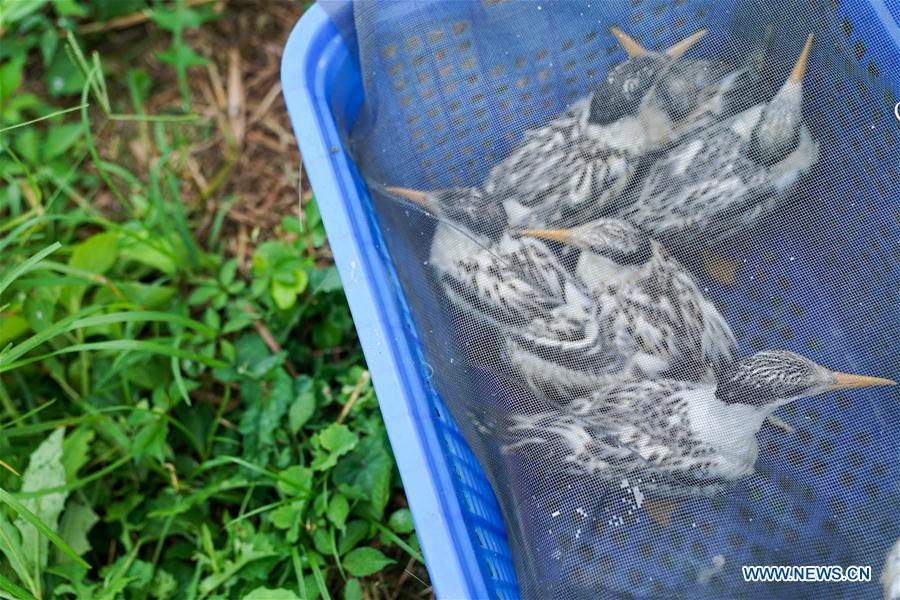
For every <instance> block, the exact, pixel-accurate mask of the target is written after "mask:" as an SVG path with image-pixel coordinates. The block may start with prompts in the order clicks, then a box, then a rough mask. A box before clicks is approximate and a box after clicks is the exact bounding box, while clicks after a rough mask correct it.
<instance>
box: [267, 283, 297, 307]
mask: <svg viewBox="0 0 900 600" xmlns="http://www.w3.org/2000/svg"><path fill="white" fill-rule="evenodd" d="M271 292H272V300H274V301H275V306H277V307H278V308H280V309H281V310H287V309H289V308H292V307H293V306H294V304H296V303H297V292H296V291H295V290H294V287H293V286H290V285H285V284H283V283H279V282H277V281H272V287H271Z"/></svg>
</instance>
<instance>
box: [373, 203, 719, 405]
mask: <svg viewBox="0 0 900 600" xmlns="http://www.w3.org/2000/svg"><path fill="white" fill-rule="evenodd" d="M388 191H390V192H391V193H394V194H397V195H401V196H403V197H406V198H409V199H413V200H415V201H416V202H418V203H420V204H422V205H424V206H427V207H429V209H430V210H432V211H433V212H435V213H436V214H437V215H439V216H444V218H447V215H448V214H449V213H450V212H451V211H452V212H455V213H456V218H455V219H453V220H452V221H450V222H447V221H440V222H439V224H438V227H437V229H436V232H435V236H434V238H433V240H432V245H431V253H430V256H429V265H430V267H431V268H432V270H433V272H434V273H435V277H436V279H437V280H438V282H439V283H440V285H441V288H442V290H443V293H444V295H445V297H446V298H447V300H448V301H449V302H450V303H451V304H452V305H453V306H455V307H456V308H457V309H459V310H460V311H461V312H462V314H463V315H464V321H463V322H460V323H458V325H459V326H460V327H462V328H475V327H478V326H479V324H483V323H487V324H490V325H491V326H493V327H495V328H497V329H498V330H499V333H500V335H501V337H502V339H503V340H504V342H503V344H504V346H505V354H506V358H507V359H508V361H509V366H510V367H511V368H512V370H513V373H512V374H513V376H514V377H515V378H516V379H518V380H519V381H524V382H525V383H526V385H527V386H528V387H529V388H530V389H532V390H533V391H535V392H536V393H538V394H539V395H540V396H542V397H544V398H551V399H553V400H555V401H557V402H560V403H565V402H567V401H568V400H569V399H570V398H572V397H573V396H576V395H579V394H585V393H588V392H589V391H590V390H591V389H594V388H596V387H598V386H602V385H608V384H610V383H614V382H621V381H629V380H636V379H641V378H646V377H658V376H661V375H662V374H673V373H677V374H678V375H679V376H680V377H682V378H685V379H708V378H709V377H711V372H713V371H715V370H717V369H720V368H721V367H722V366H723V365H724V364H727V363H730V362H731V361H732V360H733V353H734V347H735V342H734V336H733V335H732V333H731V330H730V328H729V327H728V325H727V323H725V322H724V320H723V319H722V317H721V315H720V314H719V313H718V311H717V310H716V309H715V307H714V306H713V305H712V303H711V302H710V301H709V300H707V299H706V298H705V297H704V295H703V292H702V291H701V290H700V288H699V287H698V286H697V285H696V283H694V281H693V279H692V278H691V276H690V274H689V273H687V272H686V271H685V270H684V269H682V268H681V266H680V265H679V264H678V262H677V261H676V260H675V259H674V258H672V257H671V256H670V255H669V254H668V253H667V252H666V251H665V250H664V249H663V248H662V247H661V246H660V245H659V244H658V243H656V242H653V241H652V240H650V239H649V238H648V237H647V236H646V235H645V234H644V233H643V232H641V231H640V230H639V229H638V228H636V227H634V226H632V225H631V224H629V223H625V222H621V221H615V220H611V219H601V220H598V221H596V222H593V223H591V224H588V225H585V226H583V227H581V228H577V229H575V230H573V232H572V233H571V234H570V235H567V236H564V237H555V236H554V235H553V234H552V232H549V233H548V232H547V231H543V230H523V232H522V233H525V234H528V235H516V236H515V237H513V236H511V235H510V234H509V233H501V234H499V235H494V236H491V235H489V234H488V233H486V232H485V230H488V229H490V228H489V227H488V225H487V224H485V223H480V222H475V220H477V218H478V215H487V214H489V211H487V210H486V209H485V210H463V209H461V208H460V207H465V206H469V205H472V206H480V205H482V204H484V203H491V200H490V199H489V198H488V197H486V196H478V197H473V198H470V199H468V200H467V199H465V198H462V197H461V196H459V194H449V195H448V192H446V191H442V192H438V193H426V192H416V191H414V190H405V189H401V188H389V189H388ZM443 203H449V205H448V206H444V204H443ZM492 204H496V202H493V203H492ZM467 216H471V217H472V218H471V219H466V217H467ZM541 236H543V237H546V238H548V239H556V240H558V241H565V242H567V243H570V244H573V245H576V246H578V247H580V248H582V252H581V256H580V258H579V263H578V267H577V268H576V269H575V273H574V274H572V273H569V271H568V270H567V268H566V267H565V265H564V264H563V263H562V262H561V261H560V260H559V259H558V257H557V255H556V254H555V253H554V252H553V251H552V250H551V249H550V248H549V247H548V246H547V245H546V243H545V242H544V241H542V240H539V239H535V238H536V237H541Z"/></svg>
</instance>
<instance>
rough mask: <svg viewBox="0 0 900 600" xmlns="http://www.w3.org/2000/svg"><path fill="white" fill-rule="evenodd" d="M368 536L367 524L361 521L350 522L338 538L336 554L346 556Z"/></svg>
mask: <svg viewBox="0 0 900 600" xmlns="http://www.w3.org/2000/svg"><path fill="white" fill-rule="evenodd" d="M368 535H369V524H368V523H366V522H365V521H362V520H355V521H350V522H349V523H347V527H346V528H345V529H344V532H343V533H342V534H341V536H340V537H339V538H338V552H339V553H341V554H347V553H348V552H350V551H351V550H353V549H354V548H356V545H357V544H359V543H360V542H361V541H363V540H364V539H366V536H368Z"/></svg>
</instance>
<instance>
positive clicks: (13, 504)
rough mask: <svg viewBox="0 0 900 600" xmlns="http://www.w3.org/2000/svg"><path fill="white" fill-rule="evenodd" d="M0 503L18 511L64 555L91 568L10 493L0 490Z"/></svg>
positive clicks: (86, 567)
mask: <svg viewBox="0 0 900 600" xmlns="http://www.w3.org/2000/svg"><path fill="white" fill-rule="evenodd" d="M0 502H3V503H4V504H6V505H7V506H9V507H10V508H11V509H13V510H14V511H16V512H17V513H18V514H19V516H21V517H22V518H23V519H25V520H26V521H28V522H29V523H31V524H32V525H34V527H35V529H37V530H38V531H40V532H41V534H43V536H44V537H46V538H47V539H48V540H50V543H52V544H53V545H54V546H56V547H57V548H59V550H60V551H61V552H62V553H63V554H65V555H66V556H68V557H69V558H71V559H72V560H74V561H75V562H77V563H78V564H79V565H81V566H82V567H84V568H85V569H90V568H91V565H89V564H88V563H87V561H85V560H84V559H83V558H81V557H80V556H78V553H77V552H75V551H74V550H73V549H72V548H71V546H69V545H68V544H67V543H66V542H65V541H63V539H62V538H61V537H59V536H58V535H56V532H55V531H53V530H52V529H50V528H49V527H47V525H46V524H45V523H44V522H43V521H41V520H40V519H39V518H38V516H37V515H35V514H34V513H33V512H31V511H30V510H28V509H27V508H25V505H24V504H22V503H21V502H19V501H18V500H16V499H15V498H14V497H13V496H12V495H11V494H10V493H9V492H7V491H6V490H4V489H3V488H0Z"/></svg>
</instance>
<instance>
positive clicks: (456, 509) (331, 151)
mask: <svg viewBox="0 0 900 600" xmlns="http://www.w3.org/2000/svg"><path fill="white" fill-rule="evenodd" d="M329 49H330V51H331V52H340V51H343V52H345V53H346V47H345V46H344V42H343V40H342V39H341V38H340V35H339V34H338V32H337V30H336V29H335V28H334V26H333V25H332V23H331V21H330V20H329V18H328V16H327V15H326V14H325V11H324V10H322V8H321V7H319V6H313V7H311V8H310V9H309V10H308V11H307V12H306V13H305V14H304V16H303V17H302V18H301V19H300V21H299V22H298V23H297V25H296V26H295V27H294V30H293V31H292V32H291V35H290V37H289V39H288V42H287V44H286V46H285V50H284V56H283V58H282V66H281V78H282V88H283V94H284V97H285V102H286V104H287V108H288V113H289V114H290V118H291V123H292V125H293V129H294V132H295V135H296V137H297V141H298V145H299V147H300V150H301V154H302V156H303V161H304V164H305V165H306V170H307V174H308V177H309V180H310V183H311V184H312V187H313V189H315V191H316V196H317V199H318V202H319V209H320V212H321V215H322V220H323V223H324V225H325V229H326V232H327V234H328V238H329V240H331V242H332V252H333V254H334V260H335V264H336V266H337V269H338V272H339V274H340V276H341V280H342V281H343V282H344V287H345V292H346V295H347V300H348V304H349V305H350V310H351V313H352V315H353V320H354V323H355V325H356V329H357V332H358V334H359V338H360V343H361V345H362V348H363V352H364V354H365V356H366V361H367V363H368V367H369V370H370V372H371V373H372V381H373V385H374V387H375V390H376V393H377V395H378V398H379V402H380V407H381V411H382V414H383V415H384V420H385V424H386V427H387V430H388V436H389V438H390V441H391V446H392V447H393V449H394V453H395V456H396V460H397V465H398V468H399V471H400V475H401V478H402V479H403V482H404V487H405V489H406V494H407V498H408V500H409V503H410V508H411V512H412V514H413V520H414V521H415V523H416V529H417V532H418V535H419V541H420V544H421V547H422V551H423V553H424V555H425V558H426V562H427V563H428V568H429V574H430V575H431V578H432V583H433V585H434V588H435V590H436V591H437V593H438V595H439V596H441V597H445V598H485V597H488V596H489V595H490V593H489V590H488V589H487V587H486V583H485V581H484V579H483V578H482V577H480V576H479V575H481V570H482V568H481V564H480V561H479V559H478V551H477V549H476V548H475V547H473V545H472V543H471V537H470V536H469V534H468V531H467V529H468V527H467V524H466V522H465V517H464V516H463V508H462V506H461V505H460V502H459V500H458V497H457V494H456V490H455V488H454V484H453V479H452V477H453V476H452V473H451V469H450V465H449V464H448V463H447V461H446V459H445V458H444V455H443V449H442V446H441V441H440V435H439V433H438V432H437V430H436V428H435V426H434V423H433V422H431V420H430V419H429V418H421V412H422V411H423V410H424V411H428V410H429V408H428V402H427V393H428V392H427V390H426V388H425V386H424V382H423V381H422V380H421V377H420V375H419V372H418V370H417V368H416V366H415V364H414V362H413V361H412V352H411V349H410V348H409V347H408V344H407V341H406V340H404V339H403V338H400V339H398V335H397V334H400V335H402V336H405V335H406V334H405V333H404V332H403V328H404V322H405V320H404V317H403V314H404V309H403V306H402V304H401V303H400V301H399V299H398V298H397V297H396V291H395V289H394V286H393V284H392V283H391V281H390V277H389V275H388V273H386V272H385V269H384V268H379V267H382V263H381V261H380V259H379V257H378V251H377V248H376V247H375V240H374V239H373V232H372V231H371V230H369V229H367V228H366V227H365V225H366V224H368V222H369V221H368V219H366V218H365V215H364V210H363V204H364V203H366V202H367V199H366V198H364V197H363V196H362V194H361V193H360V190H359V189H358V188H357V186H356V185H355V183H354V181H353V176H352V172H351V168H350V165H349V158H348V156H347V154H346V151H345V149H344V148H343V145H342V143H341V139H340V136H339V134H338V131H337V127H336V124H335V122H334V119H333V117H332V115H331V110H330V108H329V106H328V78H327V72H326V70H327V69H328V68H329V67H331V66H332V65H331V64H329V63H330V61H328V60H326V57H325V56H324V54H325V52H327V51H328V50H329ZM337 242H339V243H337ZM426 414H427V412H426ZM448 549H453V551H448Z"/></svg>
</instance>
